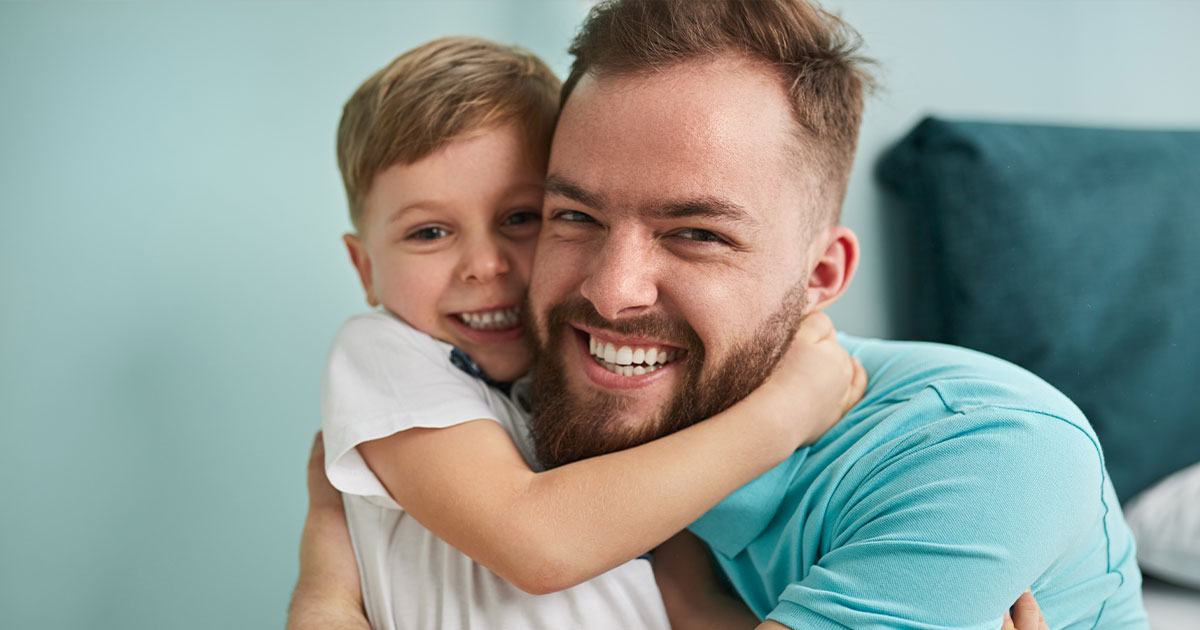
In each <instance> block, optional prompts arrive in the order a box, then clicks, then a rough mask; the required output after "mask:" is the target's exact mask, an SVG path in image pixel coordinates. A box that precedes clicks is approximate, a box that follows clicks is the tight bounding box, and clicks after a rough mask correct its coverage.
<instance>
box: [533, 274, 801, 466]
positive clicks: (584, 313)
mask: <svg viewBox="0 0 1200 630" xmlns="http://www.w3.org/2000/svg"><path fill="white" fill-rule="evenodd" d="M806 286H807V280H805V281H804V282H801V283H798V284H797V285H796V286H795V287H793V288H792V289H790V290H789V291H788V293H787V295H786V296H785V297H784V300H783V302H782V303H781V305H780V307H779V309H777V310H776V311H775V312H774V313H773V314H772V315H771V316H770V317H768V318H767V319H766V321H764V323H763V324H761V325H760V326H759V327H758V329H756V330H755V331H754V333H753V334H751V335H750V336H749V338H746V339H741V340H739V341H738V342H737V343H736V344H735V346H734V348H733V349H732V350H731V351H730V353H729V356H728V357H727V358H725V359H724V360H722V362H721V364H720V365H719V366H716V368H715V369H713V370H711V374H710V375H708V376H702V375H701V372H702V368H703V366H704V363H705V355H706V352H705V347H704V344H703V343H702V342H701V340H700V337H699V335H697V334H696V332H695V330H693V329H692V328H691V326H690V325H688V324H687V322H686V321H683V320H681V319H673V318H669V317H666V316H664V315H651V316H645V317H642V318H636V319H630V320H621V321H620V322H610V321H608V320H605V319H604V318H603V317H602V316H601V315H600V314H599V313H597V312H596V310H595V308H594V307H593V306H592V305H591V303H590V302H588V301H587V300H585V299H583V298H582V297H576V298H572V299H568V300H566V301H564V302H562V303H560V304H557V305H555V306H554V307H553V308H551V309H550V312H549V313H548V315H547V317H546V321H545V322H537V321H527V324H526V336H527V338H528V340H529V341H530V345H531V347H532V348H533V350H534V370H533V383H532V385H533V392H532V394H533V401H532V402H533V419H532V420H531V422H530V429H531V433H532V438H533V442H534V446H535V449H536V452H537V456H538V459H539V460H540V461H541V463H542V465H543V466H545V467H546V468H547V469H549V468H553V467H556V466H561V465H563V464H568V463H571V462H574V461H578V460H580V459H585V458H588V457H593V456H596V455H603V454H606V453H612V452H615V451H619V450H623V449H626V448H630V447H633V446H637V445H639V444H644V443H646V442H649V441H651V440H654V439H657V438H660V437H662V436H665V435H669V434H671V433H674V432H676V431H679V430H680V429H683V428H686V427H689V426H691V425H693V424H695V423H697V422H699V421H700V420H703V419H705V418H710V417H712V416H714V415H717V414H718V413H721V412H722V411H724V410H726V409H728V408H729V407H731V406H733V405H734V404H735V403H736V402H737V401H739V400H741V399H742V398H745V397H746V395H748V394H749V393H750V392H752V391H754V389H755V388H756V387H758V386H759V385H760V384H762V382H763V381H764V380H766V378H767V376H768V375H770V373H771V371H772V370H773V369H774V368H775V365H776V364H778V362H779V359H780V357H782V356H783V351H784V350H785V349H786V348H787V344H788V342H789V341H790V340H791V338H792V336H793V335H794V334H795V332H796V330H797V329H798V328H799V327H800V322H801V320H803V317H804V306H805V296H806V293H807V291H806V290H805V287H806ZM524 312H525V313H529V314H530V315H531V317H530V318H529V319H530V320H534V319H535V317H534V312H533V310H532V309H531V308H529V304H528V302H527V303H526V306H525V308H524ZM571 323H577V324H583V325H587V326H592V327H595V328H602V329H607V330H612V331H614V332H617V333H622V334H628V335H636V336H644V337H648V338H653V339H661V340H663V341H669V342H670V343H672V344H673V345H678V346H679V347H682V348H684V350H685V351H686V353H687V354H686V358H685V360H684V361H683V363H682V365H679V366H677V367H676V368H675V369H681V370H683V374H682V375H681V378H680V379H679V383H680V386H679V388H678V390H677V392H676V393H675V395H674V396H673V397H672V399H671V400H670V401H669V402H668V403H667V404H666V405H664V406H663V407H662V408H659V409H654V410H647V411H645V414H646V417H645V418H643V419H640V420H636V421H629V420H628V419H627V420H626V421H623V422H622V421H620V420H619V419H620V418H626V417H627V416H628V414H629V410H630V408H631V407H633V406H635V405H636V404H637V400H636V399H635V398H634V397H633V396H632V395H617V394H611V393H608V392H604V391H591V392H584V393H573V392H572V391H571V390H570V388H569V386H568V383H567V379H566V376H565V374H566V367H567V366H566V364H565V360H564V351H565V349H566V344H568V343H576V339H575V338H574V334H575V333H574V332H573V329H572V328H571V327H570V324H571ZM539 329H540V330H542V331H545V334H546V341H545V342H544V343H543V342H541V340H540V338H539V334H538V333H537V330H539Z"/></svg>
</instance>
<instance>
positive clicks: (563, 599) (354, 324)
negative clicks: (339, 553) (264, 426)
mask: <svg viewBox="0 0 1200 630" xmlns="http://www.w3.org/2000/svg"><path fill="white" fill-rule="evenodd" d="M453 350H454V348H453V346H451V345H449V344H446V343H443V342H441V341H438V340H435V339H433V338H432V337H429V336H428V335H425V334H423V333H421V332H418V331H416V330H414V329H413V328H411V327H410V326H408V325H407V324H405V323H404V322H403V321H401V320H399V319H398V318H396V317H395V316H393V315H391V314H389V313H386V312H371V313H366V314H362V315H357V316H354V317H352V318H350V319H349V320H348V321H347V322H346V323H345V325H344V326H343V327H342V329H341V331H340V332H339V333H338V335H337V338H336V339H335V341H334V343H333V347H332V349H331V351H330V355H329V361H328V365H327V368H326V372H325V379H324V383H323V403H322V415H323V424H324V435H325V453H326V455H325V457H326V459H325V470H326V474H327V475H328V476H329V479H330V481H331V482H332V483H333V485H334V486H335V487H336V488H337V489H338V490H341V491H342V493H343V497H344V504H345V506H346V520H347V522H348V524H349V526H350V536H351V540H352V542H353V545H354V553H355V557H356V559H357V560H358V566H359V572H360V574H361V578H362V586H363V598H364V603H365V605H366V611H367V618H368V620H369V621H370V623H371V627H372V628H374V629H375V630H388V629H392V628H431V629H432V628H473V629H475V628H479V629H487V628H497V629H505V630H507V629H526V628H528V629H540V628H555V629H558V628H596V629H598V630H599V629H604V630H607V629H611V628H655V629H657V628H667V627H668V624H667V617H666V611H665V609H664V608H663V604H662V599H661V596H660V594H659V592H658V587H657V585H656V584H655V582H654V576H653V573H652V571H651V568H650V563H649V562H647V561H646V560H632V561H630V562H628V563H626V564H624V565H622V566H620V567H617V568H615V569H613V570H611V571H609V572H607V573H605V574H603V575H600V576H598V577H596V578H594V579H592V580H589V581H588V582H585V583H583V584H580V585H578V586H575V587H573V588H570V589H566V590H564V591H560V592H557V593H552V594H549V595H530V594H528V593H525V592H524V591H521V590H520V589H518V588H516V587H514V586H512V585H511V584H509V583H508V582H507V581H505V580H504V579H502V578H500V577H499V576H497V575H496V574H494V573H492V572H491V571H490V570H488V569H487V568H486V567H483V566H482V565H480V564H478V563H476V562H475V561H473V560H472V559H471V558H470V557H468V556H466V555H464V554H462V553H460V552H459V551H458V550H456V549H455V548H453V547H451V546H450V545H448V544H447V543H445V542H444V541H442V540H441V539H440V538H438V537H437V536H435V535H434V534H433V533H432V532H430V531H429V530H427V529H425V528H424V527H423V526H421V524H420V523H418V522H417V521H416V520H415V519H413V518H412V517H411V516H409V515H408V514H407V513H406V512H405V511H404V509H403V508H401V507H400V506H399V505H398V504H397V503H396V502H395V501H393V500H392V498H391V496H390V495H389V494H388V492H387V489H386V488H384V486H383V484H382V483H381V482H380V481H379V479H378V478H376V477H375V475H374V474H373V473H372V472H371V470H370V468H368V467H367V465H366V462H365V461H363V459H362V457H361V456H360V455H359V453H358V450H357V449H356V448H355V447H356V446H357V445H358V444H361V443H363V442H366V441H369V440H374V439H379V438H383V437H387V436H389V435H393V434H395V433H397V432H399V431H404V430H406V429H410V428H414V427H426V428H444V427H449V426H453V425H456V424H460V423H463V422H469V421H472V420H479V419H487V420H493V421H495V422H497V423H499V424H500V425H501V426H502V427H504V429H505V431H507V432H508V434H509V436H510V437H512V439H513V442H514V443H515V444H516V446H517V449H518V450H519V451H520V452H521V455H522V456H523V457H524V458H525V460H526V462H528V463H529V464H530V466H531V467H534V469H535V470H536V467H535V466H536V463H535V462H536V459H535V458H534V456H533V449H532V446H531V443H530V441H529V436H528V428H527V427H528V417H527V416H526V414H525V412H524V411H523V410H522V409H521V408H520V407H519V406H518V405H516V404H515V403H514V402H513V401H512V400H510V399H509V398H508V397H506V396H505V395H504V394H503V393H501V392H500V391H497V390H496V389H494V388H492V387H489V386H488V385H487V384H486V383H484V382H483V381H482V380H480V379H477V378H474V377H472V376H471V375H469V374H467V373H466V372H464V371H463V370H462V369H460V368H459V367H456V366H455V365H454V364H453V363H452V362H451V353H452V351H453Z"/></svg>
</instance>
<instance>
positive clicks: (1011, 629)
mask: <svg viewBox="0 0 1200 630" xmlns="http://www.w3.org/2000/svg"><path fill="white" fill-rule="evenodd" d="M1000 630H1017V627H1016V626H1015V625H1013V620H1012V615H1010V614H1008V611H1007V610H1006V611H1004V621H1003V623H1001V624H1000Z"/></svg>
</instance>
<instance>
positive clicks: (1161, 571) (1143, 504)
mask: <svg viewBox="0 0 1200 630" xmlns="http://www.w3.org/2000/svg"><path fill="white" fill-rule="evenodd" d="M1125 520H1126V521H1128V522H1129V527H1130V528H1131V529H1132V530H1133V536H1134V538H1135V539H1137V558H1138V564H1139V565H1141V567H1142V570H1144V571H1145V572H1146V573H1149V574H1151V575H1154V576H1156V577H1159V578H1162V579H1164V580H1168V581H1171V582H1175V583H1177V584H1181V585H1184V586H1191V587H1193V588H1200V464H1193V465H1191V466H1188V467H1187V468H1184V469H1183V470H1181V471H1179V472H1177V473H1175V474H1173V475H1171V476H1170V477H1167V478H1166V479H1163V480H1162V481H1160V482H1158V483H1157V484H1155V485H1153V486H1151V487H1150V488H1149V489H1147V490H1145V491H1143V492H1141V493H1140V494H1138V495H1137V496H1135V497H1134V498H1133V499H1132V500H1131V501H1130V502H1129V503H1128V504H1127V505H1126V507H1125Z"/></svg>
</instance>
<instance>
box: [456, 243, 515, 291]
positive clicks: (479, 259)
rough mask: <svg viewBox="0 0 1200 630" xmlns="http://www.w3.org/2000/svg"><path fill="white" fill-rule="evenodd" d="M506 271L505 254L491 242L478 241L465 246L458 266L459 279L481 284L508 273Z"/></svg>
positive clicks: (506, 261)
mask: <svg viewBox="0 0 1200 630" xmlns="http://www.w3.org/2000/svg"><path fill="white" fill-rule="evenodd" d="M508 270H509V262H508V256H507V255H506V254H505V252H504V251H503V250H502V249H501V248H500V247H498V246H497V245H496V243H494V242H492V241H491V240H487V239H480V240H477V241H475V242H473V243H469V244H467V246H466V250H465V251H464V252H463V256H462V261H461V264H460V266H459V278H460V279H461V280H462V281H463V282H474V283H480V284H482V283H486V282H491V281H492V280H493V279H495V278H496V276H499V275H502V274H505V273H508Z"/></svg>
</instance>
